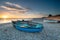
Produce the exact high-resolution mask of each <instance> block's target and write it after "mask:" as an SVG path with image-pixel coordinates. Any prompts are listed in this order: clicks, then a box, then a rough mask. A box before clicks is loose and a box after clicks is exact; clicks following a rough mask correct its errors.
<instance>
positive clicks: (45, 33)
mask: <svg viewBox="0 0 60 40" xmlns="http://www.w3.org/2000/svg"><path fill="white" fill-rule="evenodd" d="M43 25H44V29H43V30H42V32H39V33H28V32H23V31H19V30H17V29H15V28H14V27H13V26H12V23H5V24H0V40H60V23H43Z"/></svg>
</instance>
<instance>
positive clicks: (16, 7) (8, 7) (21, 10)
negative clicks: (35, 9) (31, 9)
mask: <svg viewBox="0 0 60 40" xmlns="http://www.w3.org/2000/svg"><path fill="white" fill-rule="evenodd" d="M5 4H7V5H2V6H0V7H1V8H3V9H5V10H7V11H10V12H14V13H25V12H27V11H28V9H27V8H24V7H22V6H21V5H18V4H14V3H11V2H5Z"/></svg>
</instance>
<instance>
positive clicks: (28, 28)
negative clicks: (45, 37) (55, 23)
mask: <svg viewBox="0 0 60 40" xmlns="http://www.w3.org/2000/svg"><path fill="white" fill-rule="evenodd" d="M12 24H13V26H14V27H15V28H16V29H18V30H20V31H25V32H41V31H42V30H43V25H42V24H39V23H34V22H29V21H12Z"/></svg>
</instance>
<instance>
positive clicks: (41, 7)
mask: <svg viewBox="0 0 60 40" xmlns="http://www.w3.org/2000/svg"><path fill="white" fill-rule="evenodd" d="M49 14H52V15H58V14H60V0H0V18H41V17H45V16H48V15H49Z"/></svg>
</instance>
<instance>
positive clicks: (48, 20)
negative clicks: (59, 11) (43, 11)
mask: <svg viewBox="0 0 60 40" xmlns="http://www.w3.org/2000/svg"><path fill="white" fill-rule="evenodd" d="M44 22H48V23H58V21H57V20H50V19H45V20H44Z"/></svg>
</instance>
